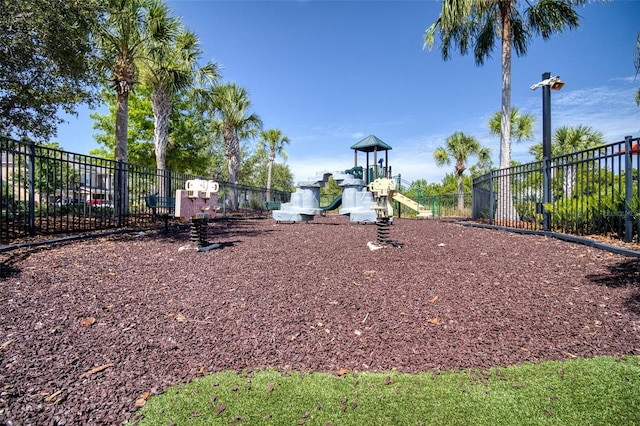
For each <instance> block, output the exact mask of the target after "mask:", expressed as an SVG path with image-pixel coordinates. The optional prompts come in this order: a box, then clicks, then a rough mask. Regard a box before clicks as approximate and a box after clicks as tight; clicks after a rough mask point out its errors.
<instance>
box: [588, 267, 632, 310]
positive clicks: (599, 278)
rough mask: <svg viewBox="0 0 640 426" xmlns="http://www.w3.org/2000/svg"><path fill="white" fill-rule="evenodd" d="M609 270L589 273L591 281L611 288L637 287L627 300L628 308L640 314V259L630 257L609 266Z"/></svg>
mask: <svg viewBox="0 0 640 426" xmlns="http://www.w3.org/2000/svg"><path fill="white" fill-rule="evenodd" d="M607 270H608V272H607V273H604V274H598V275H588V276H587V278H589V279H590V280H591V281H593V282H594V283H596V284H598V285H604V286H607V287H611V288H620V287H627V286H631V287H635V289H636V291H635V293H634V294H633V295H632V296H631V297H630V298H629V299H628V300H627V302H626V306H627V308H628V309H629V310H630V311H632V312H634V313H636V314H640V261H638V259H630V260H627V261H625V262H621V263H618V264H615V265H611V266H608V267H607Z"/></svg>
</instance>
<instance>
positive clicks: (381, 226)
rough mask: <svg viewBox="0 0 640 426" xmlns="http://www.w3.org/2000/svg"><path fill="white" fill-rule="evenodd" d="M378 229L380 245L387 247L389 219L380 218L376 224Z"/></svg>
mask: <svg viewBox="0 0 640 426" xmlns="http://www.w3.org/2000/svg"><path fill="white" fill-rule="evenodd" d="M376 226H377V227H378V239H377V242H378V245H381V246H382V245H385V244H387V243H388V242H389V227H390V223H389V218H379V219H378V221H377V222H376Z"/></svg>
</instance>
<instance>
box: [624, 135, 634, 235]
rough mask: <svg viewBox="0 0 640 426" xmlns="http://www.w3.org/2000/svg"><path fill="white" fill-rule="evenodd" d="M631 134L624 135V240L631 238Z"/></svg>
mask: <svg viewBox="0 0 640 426" xmlns="http://www.w3.org/2000/svg"><path fill="white" fill-rule="evenodd" d="M631 154H632V152H631V136H625V137H624V242H625V243H630V242H631V240H632V238H633V221H632V220H631V213H632V212H631V200H632V198H633V164H632V162H631Z"/></svg>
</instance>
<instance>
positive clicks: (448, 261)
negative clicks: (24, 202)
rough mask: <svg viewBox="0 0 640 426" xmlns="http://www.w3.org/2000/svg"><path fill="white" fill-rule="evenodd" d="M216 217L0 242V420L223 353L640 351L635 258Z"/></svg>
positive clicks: (450, 360)
mask: <svg viewBox="0 0 640 426" xmlns="http://www.w3.org/2000/svg"><path fill="white" fill-rule="evenodd" d="M390 238H391V239H392V240H395V241H397V242H400V243H402V244H403V247H402V248H394V247H387V248H384V249H381V250H376V251H371V250H370V249H369V248H368V247H367V242H368V241H375V239H376V226H373V225H359V224H352V223H349V222H348V220H347V218H345V217H341V216H329V217H325V218H317V219H316V220H315V221H313V222H311V223H297V224H283V223H280V224H277V223H275V222H274V221H273V220H271V219H243V220H220V221H215V222H213V223H211V224H210V225H209V241H211V242H218V243H221V247H220V248H218V249H215V250H211V251H208V252H196V251H194V250H181V248H182V247H184V246H185V245H187V244H188V243H189V231H188V228H185V227H184V226H172V227H171V229H170V231H169V233H164V232H162V231H150V232H146V233H145V234H144V235H138V234H129V235H117V236H112V237H102V238H98V239H93V240H83V241H77V242H73V243H68V244H64V245H56V246H51V247H39V248H35V249H21V250H16V251H13V252H10V253H5V254H2V255H1V260H2V263H1V264H0V267H1V272H2V278H0V423H3V424H10V425H53V424H59V425H62V424H66V425H71V424H90V423H93V424H119V423H122V422H123V421H125V420H126V419H128V418H130V417H131V415H132V414H133V412H134V411H135V409H136V407H135V401H136V400H137V399H139V398H141V397H142V396H143V395H144V394H145V393H147V392H148V393H150V394H152V395H153V394H156V393H160V392H162V391H163V389H165V388H166V387H167V386H169V385H172V384H176V383H179V382H182V381H188V380H191V379H193V378H195V377H198V376H202V375H205V374H207V373H210V372H214V371H221V370H238V371H240V370H253V369H260V368H264V367H273V368H276V369H281V370H285V369H294V370H303V371H325V372H335V371H338V370H340V369H348V370H352V371H381V370H391V369H397V370H398V371H402V372H409V373H416V372H420V371H437V370H450V369H454V370H460V369H469V368H487V367H490V366H507V365H512V364H519V363H523V362H526V361H530V362H538V361H541V360H550V359H569V358H573V357H577V356H580V357H593V356H596V355H603V354H608V355H623V354H638V355H640V261H639V260H638V259H636V258H628V257H623V256H620V255H617V254H612V253H609V252H605V251H601V250H598V249H594V248H590V247H587V246H583V245H578V244H572V243H568V242H563V241H559V240H555V239H549V238H544V237H540V236H534V235H520V234H513V233H507V232H502V231H495V230H490V229H478V228H473V227H464V226H460V225H457V224H454V223H447V222H440V221H432V220H421V221H417V220H411V219H398V220H396V221H395V222H394V224H393V225H392V226H391V228H390Z"/></svg>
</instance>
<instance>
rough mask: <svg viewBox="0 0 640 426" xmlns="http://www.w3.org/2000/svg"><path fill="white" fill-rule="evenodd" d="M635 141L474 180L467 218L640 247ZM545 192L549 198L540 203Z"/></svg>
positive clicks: (639, 150)
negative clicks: (615, 240)
mask: <svg viewBox="0 0 640 426" xmlns="http://www.w3.org/2000/svg"><path fill="white" fill-rule="evenodd" d="M639 141H640V139H639V138H635V139H634V138H632V137H631V136H628V137H626V138H625V140H624V141H621V142H616V143H612V144H608V145H604V146H601V147H597V148H592V149H587V150H584V151H579V152H575V153H572V154H566V155H562V156H559V157H554V158H552V159H551V161H549V162H548V163H547V164H545V162H543V161H537V162H533V163H529V164H524V165H520V166H515V167H510V168H508V169H502V170H493V171H491V172H490V173H487V174H485V175H482V176H479V177H477V178H475V179H474V180H473V194H472V198H473V203H472V217H473V218H474V219H476V220H486V221H487V222H488V223H490V224H492V225H497V226H506V227H514V228H524V229H533V230H545V231H554V232H561V233H566V234H575V235H607V236H611V237H614V238H618V239H621V240H624V241H625V242H632V241H636V242H640V177H639V174H638V170H640V142H639ZM545 181H546V185H547V187H548V188H549V189H550V192H551V196H550V202H549V203H543V200H544V196H543V191H544V188H545Z"/></svg>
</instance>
